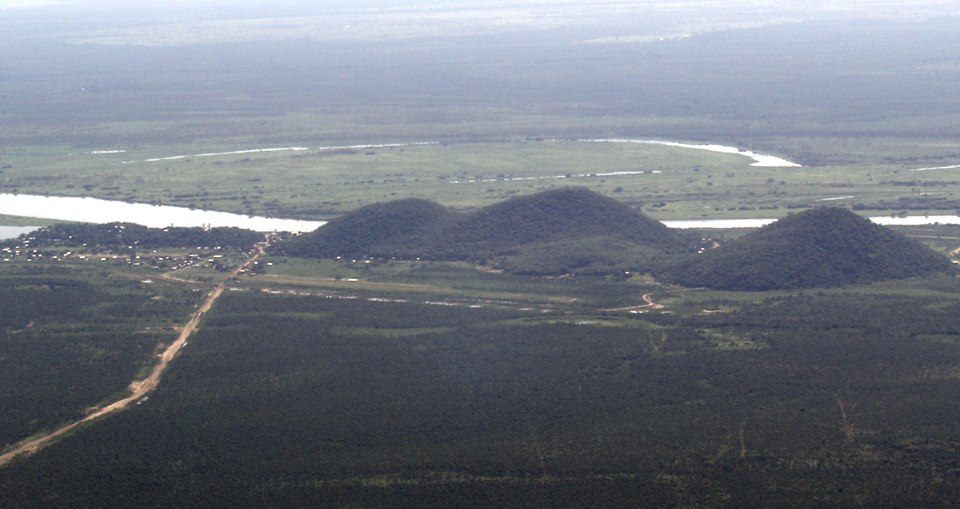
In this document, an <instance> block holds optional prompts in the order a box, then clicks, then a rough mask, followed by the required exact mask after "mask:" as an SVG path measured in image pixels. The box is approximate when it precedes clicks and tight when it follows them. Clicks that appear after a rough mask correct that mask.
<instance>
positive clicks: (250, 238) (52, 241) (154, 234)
mask: <svg viewBox="0 0 960 509" xmlns="http://www.w3.org/2000/svg"><path fill="white" fill-rule="evenodd" d="M28 238H29V239H30V243H31V244H32V245H33V246H36V247H41V246H53V245H81V244H86V245H88V246H105V247H116V246H139V247H144V248H156V247H216V246H220V247H235V248H248V247H250V246H252V245H254V244H256V243H257V242H259V241H260V240H263V236H262V235H261V234H259V233H257V232H255V231H252V230H244V229H241V228H211V229H208V230H207V229H203V228H179V227H168V228H148V227H146V226H141V225H138V224H133V223H109V224H86V223H67V224H57V225H53V226H48V227H46V228H41V229H39V230H37V231H35V232H32V233H29V234H26V235H23V236H21V238H20V240H21V241H22V240H25V239H28Z"/></svg>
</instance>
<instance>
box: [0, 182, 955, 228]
mask: <svg viewBox="0 0 960 509" xmlns="http://www.w3.org/2000/svg"><path fill="white" fill-rule="evenodd" d="M0 214H6V215H10V216H22V217H37V218H45V219H59V220H64V221H78V222H84V223H112V222H127V223H137V224H142V225H144V226H150V227H154V228H162V227H166V226H211V227H217V226H235V227H237V228H246V229H249V230H255V231H260V232H271V231H285V232H309V231H313V230H316V229H317V228H319V227H321V226H323V225H324V224H326V222H324V221H306V220H299V219H281V218H271V217H259V216H246V215H242V214H233V213H230V212H219V211H213V210H199V209H189V208H186V207H173V206H169V205H148V204H144V203H127V202H123V201H111V200H101V199H98V198H74V197H64V196H37V195H28V194H16V195H14V194H2V193H0ZM870 220H871V221H873V222H874V223H877V224H882V225H887V226H922V225H931V224H957V225H960V216H956V215H953V216H948V215H943V216H906V217H890V216H879V217H871V218H870ZM774 221H776V219H772V218H765V219H694V220H678V221H670V220H667V221H663V223H664V224H665V225H667V226H669V227H670V228H678V229H692V228H698V229H727V228H759V227H761V226H765V225H768V224H770V223H772V222H774ZM34 229H36V227H34V228H31V227H14V226H0V238H11V237H16V236H17V235H20V234H21V233H26V232H29V231H32V230H34Z"/></svg>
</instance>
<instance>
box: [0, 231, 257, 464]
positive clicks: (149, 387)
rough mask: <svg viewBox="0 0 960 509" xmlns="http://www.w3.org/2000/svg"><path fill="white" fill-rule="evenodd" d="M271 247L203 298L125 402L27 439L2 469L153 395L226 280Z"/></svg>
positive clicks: (1, 461) (9, 453)
mask: <svg viewBox="0 0 960 509" xmlns="http://www.w3.org/2000/svg"><path fill="white" fill-rule="evenodd" d="M269 245H270V244H269V241H264V242H262V243H260V244H257V245H256V246H255V248H254V249H255V252H254V255H253V256H251V257H250V258H249V259H247V260H246V261H245V262H243V264H241V265H240V266H239V267H237V268H236V269H235V270H234V271H233V272H232V273H230V276H229V277H228V278H227V279H226V280H225V281H224V282H221V283H219V284H217V286H215V287H214V288H213V290H211V291H210V293H209V294H208V295H207V298H206V299H204V301H203V304H201V305H200V308H199V309H197V311H196V312H195V313H194V314H193V316H192V317H191V318H190V321H189V322H187V324H186V325H184V326H183V329H181V330H180V335H179V336H178V337H177V340H176V341H174V342H173V343H171V344H170V346H168V347H167V349H166V350H164V351H163V353H162V354H161V355H160V358H159V360H158V361H157V363H156V365H154V366H153V369H152V370H150V374H149V375H148V376H147V377H146V378H144V379H143V380H134V381H133V382H131V383H130V387H129V393H128V395H127V396H124V397H123V398H122V399H119V400H117V401H114V402H113V403H110V404H109V405H106V406H104V407H102V408H99V409H97V410H96V411H94V412H92V413H90V414H87V415H86V416H85V417H83V418H82V419H79V420H76V421H73V422H71V423H69V424H65V425H63V426H61V427H59V428H57V429H56V430H54V431H51V432H49V433H45V434H43V435H39V436H34V437H31V438H27V439H26V440H23V441H21V442H19V443H17V444H15V445H13V446H12V447H11V448H10V449H9V450H8V451H7V452H6V453H4V454H3V455H2V456H0V468H3V467H5V466H7V465H8V464H9V463H10V462H12V461H13V460H14V459H16V458H18V457H21V456H29V455H31V454H33V453H35V452H37V451H39V450H41V449H43V448H45V447H47V446H48V445H50V444H52V443H53V442H54V441H56V440H57V439H58V438H60V437H62V436H64V435H66V434H67V433H70V432H71V431H73V430H75V429H77V428H79V427H80V426H83V425H84V424H88V423H91V422H93V421H96V420H98V419H101V418H103V417H105V416H108V415H110V414H113V413H116V412H120V411H122V410H125V409H127V408H129V407H130V405H132V404H134V403H136V402H137V401H140V400H141V399H142V398H143V397H144V396H146V395H148V394H150V393H151V392H153V391H154V390H155V389H156V388H157V386H158V385H159V384H160V377H161V376H162V375H163V372H164V371H166V370H167V367H168V366H170V362H171V361H173V359H175V358H176V357H177V355H178V354H179V353H180V351H181V350H183V347H184V345H186V344H187V339H188V338H189V337H190V336H191V335H193V333H194V332H195V331H196V330H197V326H199V324H200V320H201V319H203V316H204V315H205V314H206V313H207V312H208V311H210V308H212V307H213V305H214V304H215V303H216V302H217V299H219V298H220V296H221V295H223V290H224V288H225V287H226V281H228V280H230V279H233V278H235V277H236V276H238V275H239V274H240V271H242V270H244V269H246V268H248V267H250V266H251V265H253V263H254V262H255V261H257V259H259V258H260V257H261V256H263V253H264V250H265V249H266V248H267V247H268V246H269Z"/></svg>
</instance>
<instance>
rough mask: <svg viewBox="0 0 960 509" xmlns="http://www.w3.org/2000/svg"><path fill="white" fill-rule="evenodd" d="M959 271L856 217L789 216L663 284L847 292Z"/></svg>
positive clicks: (691, 263)
mask: <svg viewBox="0 0 960 509" xmlns="http://www.w3.org/2000/svg"><path fill="white" fill-rule="evenodd" d="M948 270H951V263H950V262H949V260H947V259H946V257H944V256H942V255H940V254H938V253H937V252H935V251H933V250H931V249H929V248H927V247H926V246H924V245H922V244H920V243H919V242H915V241H913V240H911V239H908V238H906V237H904V236H903V235H901V234H899V233H897V232H894V231H893V230H890V229H889V228H885V227H883V226H879V225H876V224H874V223H872V222H870V221H869V220H867V219H864V218H862V217H860V216H858V215H856V214H854V213H853V212H851V211H849V210H847V209H842V208H836V207H823V208H817V209H813V210H808V211H806V212H802V213H799V214H796V215H792V216H788V217H786V218H784V219H781V220H780V221H777V222H776V223H773V224H771V225H769V226H766V227H764V228H761V229H759V230H757V231H755V232H752V233H750V234H747V235H745V236H743V237H741V238H739V239H737V240H733V241H731V242H729V243H727V244H724V245H722V246H720V247H718V248H717V249H713V250H709V251H706V252H704V253H702V254H699V255H692V256H690V257H688V258H687V259H685V260H684V261H682V262H681V263H678V264H675V265H673V266H671V267H669V268H667V269H665V270H663V271H662V272H661V273H660V274H658V278H659V279H662V280H665V281H669V282H673V283H678V284H682V285H685V286H693V287H707V288H714V289H721V290H773V289H790V288H808V287H829V286H841V285H845V284H851V283H866V282H875V281H882V280H888V279H902V278H907V277H915V276H923V275H927V274H931V273H935V272H945V271H948Z"/></svg>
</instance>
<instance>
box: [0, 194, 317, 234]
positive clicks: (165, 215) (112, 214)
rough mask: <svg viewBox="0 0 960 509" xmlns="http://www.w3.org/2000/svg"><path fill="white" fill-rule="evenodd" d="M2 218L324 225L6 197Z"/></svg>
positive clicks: (296, 227)
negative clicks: (4, 216)
mask: <svg viewBox="0 0 960 509" xmlns="http://www.w3.org/2000/svg"><path fill="white" fill-rule="evenodd" d="M0 214H6V215H10V216H22V217H38V218H44V219H59V220H62V221H77V222H83V223H113V222H127V223H137V224H141V225H144V226H150V227H153V228H163V227H166V226H210V227H218V226H235V227H237V228H246V229H249V230H255V231H260V232H272V231H286V232H307V231H313V230H316V229H317V228H319V227H321V226H323V225H324V224H325V223H324V222H323V221H302V220H299V219H278V218H271V217H259V216H246V215H243V214H233V213H230V212H218V211H214V210H200V209H189V208H186V207H174V206H170V205H148V204H145V203H127V202H123V201H112V200H101V199H98V198H76V197H65V196H37V195H29V194H3V193H0Z"/></svg>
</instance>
